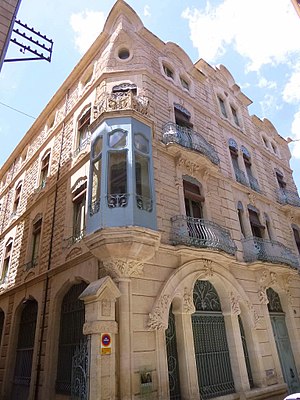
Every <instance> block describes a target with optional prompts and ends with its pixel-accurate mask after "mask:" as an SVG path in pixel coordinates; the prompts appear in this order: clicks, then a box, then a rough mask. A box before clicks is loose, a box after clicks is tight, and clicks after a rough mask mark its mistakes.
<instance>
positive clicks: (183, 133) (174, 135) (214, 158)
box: [163, 122, 220, 165]
mask: <svg viewBox="0 0 300 400" xmlns="http://www.w3.org/2000/svg"><path fill="white" fill-rule="evenodd" d="M163 142H164V143H165V144H171V143H177V144H179V145H180V146H183V147H186V148H188V149H192V150H195V151H198V152H199V153H201V154H203V155H204V156H206V157H207V158H209V159H210V161H211V162H212V163H214V164H216V165H218V164H219V163H220V160H219V156H218V154H217V152H216V150H215V148H214V147H213V146H212V145H211V144H210V143H208V142H207V141H206V140H205V139H204V137H203V136H202V135H200V133H198V132H195V131H193V130H192V129H189V128H185V127H183V126H179V125H176V124H175V123H173V122H168V123H167V124H166V125H164V127H163Z"/></svg>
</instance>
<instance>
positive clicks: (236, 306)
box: [229, 292, 241, 315]
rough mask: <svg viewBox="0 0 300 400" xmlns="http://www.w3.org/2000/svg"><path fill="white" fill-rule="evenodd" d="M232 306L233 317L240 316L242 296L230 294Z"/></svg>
mask: <svg viewBox="0 0 300 400" xmlns="http://www.w3.org/2000/svg"><path fill="white" fill-rule="evenodd" d="M229 297H230V304H231V312H232V314H233V315H239V314H240V313H241V308H240V296H239V294H238V293H235V292H230V293H229Z"/></svg>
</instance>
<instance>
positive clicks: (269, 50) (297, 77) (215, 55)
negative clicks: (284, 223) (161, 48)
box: [0, 0, 300, 191]
mask: <svg viewBox="0 0 300 400" xmlns="http://www.w3.org/2000/svg"><path fill="white" fill-rule="evenodd" d="M114 3H115V1H114V0H66V1H61V0H42V1H41V0H22V3H21V6H20V9H19V12H18V16H17V18H18V19H20V20H21V21H22V22H24V23H27V25H28V26H32V27H34V28H35V29H36V30H38V31H40V32H41V33H43V34H45V35H47V37H49V38H51V39H53V41H54V46H53V56H52V61H51V63H48V62H46V61H26V62H25V61H22V62H14V63H4V65H3V67H2V71H1V73H0V139H1V143H2V145H1V147H0V166H1V165H3V163H4V162H5V160H6V159H7V158H8V157H9V155H10V153H11V152H12V151H13V149H14V147H15V146H16V145H17V143H18V142H19V141H20V139H21V138H22V137H23V136H24V135H25V133H26V132H27V130H28V129H29V128H30V126H31V125H32V123H33V122H34V118H36V117H37V116H38V115H39V114H40V112H41V111H42V110H43V108H44V107H45V106H46V104H47V103H48V102H49V100H50V99H51V97H52V96H53V95H54V94H55V92H56V91H57V90H58V88H59V86H60V85H61V84H62V83H63V81H64V80H65V79H66V77H67V76H68V75H69V74H70V72H71V71H72V69H73V68H74V67H75V65H76V64H77V62H78V61H79V60H80V58H81V57H82V55H83V54H84V53H85V51H86V50H87V49H88V48H89V46H90V45H91V44H92V43H93V41H94V40H95V38H96V37H97V35H98V34H99V33H100V32H101V31H102V28H103V25H104V22H105V20H106V17H107V15H108V13H109V11H110V9H111V8H112V7H113V5H114ZM127 3H128V4H129V5H130V6H131V7H132V8H133V9H134V10H135V11H136V12H137V14H138V15H139V17H140V18H141V19H142V21H143V24H144V25H145V27H146V28H148V29H149V30H150V31H151V32H152V33H154V34H155V35H156V36H158V37H159V38H160V39H162V40H163V41H165V42H167V41H171V42H175V43H177V44H178V45H179V46H180V47H182V48H183V49H184V50H185V52H186V53H187V54H188V55H189V57H190V58H191V60H192V61H193V62H196V61H197V60H198V59H199V58H203V59H204V60H205V61H206V62H208V63H209V64H210V65H212V66H213V65H218V64H223V65H225V66H226V67H227V68H228V70H229V71H230V72H231V74H232V75H233V77H234V79H235V81H236V83H237V84H238V85H239V86H240V87H241V89H242V91H243V92H244V93H245V94H246V96H248V97H249V98H250V99H251V100H252V101H253V104H252V105H251V106H249V113H250V115H252V114H255V115H257V116H258V117H259V118H261V119H263V118H268V119H269V120H270V121H271V122H272V123H273V125H274V126H275V128H276V129H277V131H278V133H279V134H280V135H281V136H283V137H284V138H287V137H291V138H292V139H294V140H299V141H298V142H297V141H296V142H294V143H291V144H290V145H289V147H290V150H291V152H292V159H291V168H292V170H293V171H294V175H293V176H294V179H295V182H296V184H297V187H298V189H299V191H300V40H299V38H300V18H299V17H298V15H297V13H296V11H295V9H294V7H293V5H292V3H291V1H290V0H276V1H274V0H251V1H248V0H164V1H161V0H128V1H127ZM16 55H17V56H18V57H19V56H22V54H21V53H20V52H19V51H18V49H17V47H16V46H15V45H14V44H13V43H11V44H10V46H9V50H8V53H7V55H6V58H11V57H16ZM12 108H13V109H16V110H18V111H19V112H17V111H15V110H13V109H12Z"/></svg>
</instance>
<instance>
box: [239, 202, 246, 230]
mask: <svg viewBox="0 0 300 400" xmlns="http://www.w3.org/2000/svg"><path fill="white" fill-rule="evenodd" d="M237 212H238V218H239V223H240V228H241V232H242V235H243V236H244V237H246V231H245V227H244V207H243V204H242V202H241V201H239V202H238V204H237Z"/></svg>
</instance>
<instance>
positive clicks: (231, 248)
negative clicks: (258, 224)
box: [171, 215, 236, 255]
mask: <svg viewBox="0 0 300 400" xmlns="http://www.w3.org/2000/svg"><path fill="white" fill-rule="evenodd" d="M171 222H172V242H173V243H174V244H185V245H187V246H195V247H201V248H212V249H216V250H222V251H225V252H226V253H228V254H232V255H234V254H235V252H236V245H235V243H234V241H233V240H232V238H231V236H230V233H229V231H228V230H226V229H224V228H223V227H221V226H220V225H218V224H216V223H214V222H211V221H207V220H204V219H200V218H192V217H187V216H184V215H177V216H176V217H173V218H171Z"/></svg>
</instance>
